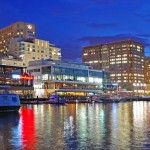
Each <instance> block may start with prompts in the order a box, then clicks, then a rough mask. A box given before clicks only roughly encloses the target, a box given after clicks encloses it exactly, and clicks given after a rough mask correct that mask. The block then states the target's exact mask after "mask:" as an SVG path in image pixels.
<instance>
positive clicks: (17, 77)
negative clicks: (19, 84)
mask: <svg viewBox="0 0 150 150" xmlns="http://www.w3.org/2000/svg"><path fill="white" fill-rule="evenodd" d="M12 78H13V79H20V75H18V74H13V75H12Z"/></svg>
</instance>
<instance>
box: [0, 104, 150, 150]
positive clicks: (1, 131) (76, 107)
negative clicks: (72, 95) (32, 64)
mask: <svg viewBox="0 0 150 150" xmlns="http://www.w3.org/2000/svg"><path fill="white" fill-rule="evenodd" d="M0 143H1V144H0V150H130V149H132V150H134V149H135V150H148V149H150V102H136V101H134V102H125V103H108V104H102V103H92V104H89V103H86V104H84V103H81V104H67V105H64V106H63V105H56V104H39V105H27V104H26V105H22V106H21V108H20V110H19V112H18V113H0Z"/></svg>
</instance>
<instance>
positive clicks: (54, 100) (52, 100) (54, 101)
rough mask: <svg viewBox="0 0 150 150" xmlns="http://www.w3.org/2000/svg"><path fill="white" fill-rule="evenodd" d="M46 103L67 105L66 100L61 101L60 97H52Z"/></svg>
mask: <svg viewBox="0 0 150 150" xmlns="http://www.w3.org/2000/svg"><path fill="white" fill-rule="evenodd" d="M44 103H46V104H65V103H66V100H65V99H61V98H60V97H59V96H58V95H51V96H50V98H49V100H46V101H45V102H44Z"/></svg>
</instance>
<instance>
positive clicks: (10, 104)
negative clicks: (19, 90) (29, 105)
mask: <svg viewBox="0 0 150 150" xmlns="http://www.w3.org/2000/svg"><path fill="white" fill-rule="evenodd" d="M20 106H21V104H20V98H19V95H17V94H12V93H9V92H8V91H5V92H3V93H1V94H0V112H8V111H19V109H20Z"/></svg>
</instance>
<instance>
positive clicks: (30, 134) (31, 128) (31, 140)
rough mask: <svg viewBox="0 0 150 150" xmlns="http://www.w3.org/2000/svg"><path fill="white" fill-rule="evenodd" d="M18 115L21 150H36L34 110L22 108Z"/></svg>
mask: <svg viewBox="0 0 150 150" xmlns="http://www.w3.org/2000/svg"><path fill="white" fill-rule="evenodd" d="M20 115H21V122H22V127H21V128H22V134H21V136H22V145H23V149H31V150H32V149H36V138H35V135H36V133H35V122H34V121H35V120H34V110H33V108H25V107H22V111H21V114H20Z"/></svg>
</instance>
